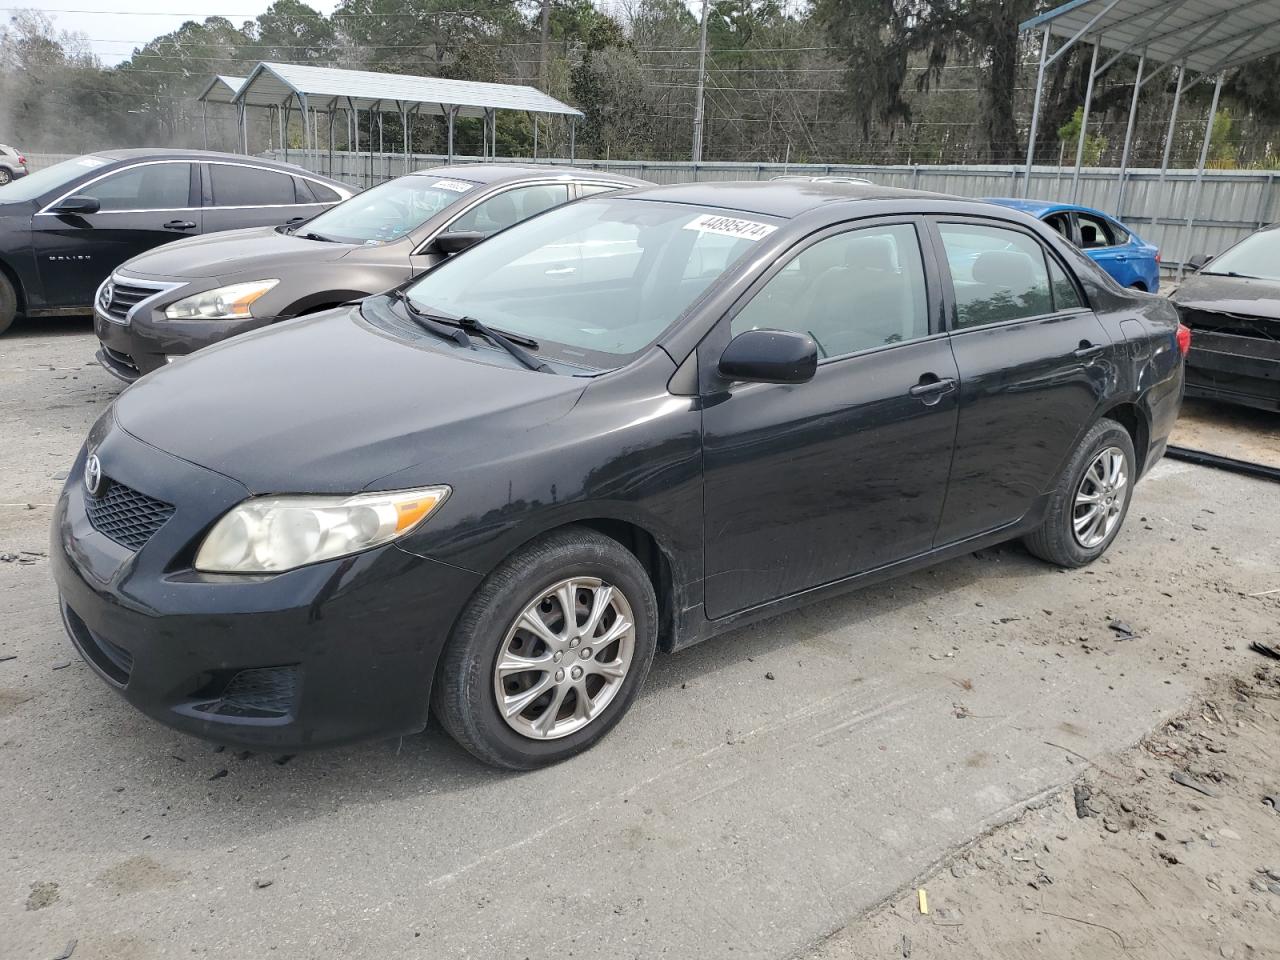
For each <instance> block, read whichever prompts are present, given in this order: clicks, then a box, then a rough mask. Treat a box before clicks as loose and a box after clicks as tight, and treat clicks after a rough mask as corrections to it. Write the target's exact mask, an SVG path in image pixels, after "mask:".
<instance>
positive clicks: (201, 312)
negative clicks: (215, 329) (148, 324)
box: [164, 280, 280, 320]
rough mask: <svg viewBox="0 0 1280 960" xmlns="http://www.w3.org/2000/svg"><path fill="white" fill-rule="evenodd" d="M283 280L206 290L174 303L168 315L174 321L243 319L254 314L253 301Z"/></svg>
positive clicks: (257, 281)
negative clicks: (252, 309)
mask: <svg viewBox="0 0 1280 960" xmlns="http://www.w3.org/2000/svg"><path fill="white" fill-rule="evenodd" d="M279 282H280V281H279V280H252V281H250V282H249V283H233V284H231V285H230V286H228V287H218V288H217V289H216V290H206V291H205V292H204V293H197V294H195V295H194V296H191V297H184V298H183V299H182V300H179V301H178V302H177V303H172V304H170V305H169V306H168V307H166V308H165V311H164V315H165V316H166V317H168V318H169V319H170V320H243V319H245V318H247V317H252V316H253V314H252V313H251V312H250V310H249V308H250V307H251V306H253V302H254V301H255V300H257V299H258V298H259V297H260V296H262V295H263V294H264V293H266V292H267V291H268V290H270V289H271V288H272V287H274V286H275V285H276V284H277V283H279Z"/></svg>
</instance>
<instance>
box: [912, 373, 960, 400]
mask: <svg viewBox="0 0 1280 960" xmlns="http://www.w3.org/2000/svg"><path fill="white" fill-rule="evenodd" d="M955 388H956V382H955V380H953V379H951V378H949V377H948V378H946V379H944V380H939V379H938V377H937V376H935V375H934V374H932V373H926V374H925V375H924V376H922V377H921V378H920V382H919V383H917V384H916V385H915V386H914V387H912V388H911V389H909V390H908V391H907V393H909V394H911V396H913V397H915V398H916V399H917V400H923V401H924V402H925V405H926V406H933V405H934V404H935V403H937V402H938V401H939V400H941V399H942V397H943V395H944V394H948V393H950V392H951V391H952V390H954V389H955Z"/></svg>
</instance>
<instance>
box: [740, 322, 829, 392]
mask: <svg viewBox="0 0 1280 960" xmlns="http://www.w3.org/2000/svg"><path fill="white" fill-rule="evenodd" d="M817 370H818V345H817V344H816V343H814V342H813V338H812V337H807V336H805V335H804V334H803V333H792V332H791V331H789V330H746V331H744V332H742V333H740V334H738V335H737V336H736V337H734V338H733V339H732V340H730V341H729V345H728V346H727V347H725V348H724V353H723V354H721V355H720V376H722V377H724V378H725V379H727V380H742V381H746V382H748V383H806V382H808V381H809V380H812V379H813V375H814V373H816V372H817Z"/></svg>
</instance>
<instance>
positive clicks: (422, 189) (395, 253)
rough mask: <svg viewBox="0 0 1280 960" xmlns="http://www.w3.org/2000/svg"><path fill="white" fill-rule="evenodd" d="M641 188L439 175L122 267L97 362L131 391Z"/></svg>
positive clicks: (595, 180)
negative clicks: (595, 197) (155, 376)
mask: <svg viewBox="0 0 1280 960" xmlns="http://www.w3.org/2000/svg"><path fill="white" fill-rule="evenodd" d="M647 185H648V184H646V183H645V182H644V181H643V180H633V179H631V178H630V177H618V176H614V175H612V174H601V173H593V172H592V171H590V170H573V169H559V168H556V167H548V166H530V167H519V166H505V165H498V164H475V165H469V166H459V167H436V168H434V169H431V170H422V171H419V172H417V173H411V174H408V175H407V176H403V177H398V178H396V179H395V180H391V181H388V182H387V183H384V184H381V185H380V186H376V187H373V188H372V189H370V190H366V191H365V192H364V193H361V194H357V195H356V196H355V197H352V198H351V199H350V200H348V201H346V202H345V203H341V204H339V205H338V206H336V207H334V208H332V209H330V210H326V211H325V212H324V213H322V214H320V215H319V216H318V217H315V218H314V219H312V220H308V221H306V222H305V223H300V224H297V225H295V226H292V227H258V228H254V229H250V230H234V231H228V232H226V233H220V234H218V235H217V236H212V237H195V238H192V239H191V240H181V241H179V242H177V243H171V244H169V245H167V246H166V247H164V248H163V249H160V250H152V251H150V252H149V253H144V254H143V255H142V256H140V257H135V258H134V259H132V260H130V261H129V262H127V263H125V264H123V265H122V266H121V267H120V268H119V269H117V270H116V271H115V272H114V273H112V275H111V277H110V278H109V279H108V280H105V281H104V282H103V285H102V287H101V289H100V290H99V291H98V296H97V297H96V298H95V302H94V329H95V330H96V332H97V334H98V339H99V340H100V341H101V343H102V348H101V349H100V350H99V351H98V359H99V360H100V361H101V363H102V365H103V366H104V367H106V368H107V370H108V371H109V372H111V373H112V374H114V375H115V376H117V377H119V378H120V379H121V380H124V381H126V382H132V381H134V380H137V379H138V377H140V376H141V375H142V374H144V373H149V372H150V371H152V370H154V369H156V368H157V367H161V366H164V364H165V363H166V362H167V361H168V360H169V359H171V358H174V357H178V356H183V355H185V354H188V353H191V352H193V351H195V350H198V349H200V348H201V347H207V346H208V345H209V344H211V343H216V342H218V341H219V340H225V339H227V338H228V337H232V336H235V335H236V334H239V333H244V332H245V331H246V330H252V329H254V328H256V327H263V326H266V325H267V324H270V323H275V322H277V321H279V320H287V319H289V318H291V317H296V316H300V315H302V314H305V313H316V312H317V311H320V310H327V309H329V308H330V307H336V306H338V305H339V304H342V303H346V302H348V301H350V300H358V299H359V298H361V297H365V296H368V295H369V294H371V293H379V292H381V291H383V290H387V289H389V288H390V287H394V286H396V285H397V284H400V283H403V282H404V281H405V280H407V279H409V278H410V277H412V276H414V275H416V274H418V273H421V272H422V271H423V270H426V269H427V268H428V267H432V266H434V265H435V264H437V263H439V262H440V261H441V260H442V259H443V258H444V257H445V256H446V255H447V254H448V253H449V252H450V251H456V250H459V249H461V248H462V247H463V246H466V245H467V244H470V243H474V242H476V241H477V240H479V239H481V238H483V237H486V236H489V235H490V234H492V233H495V232H497V231H498V230H501V229H503V228H505V227H509V226H511V224H513V223H517V222H519V221H520V220H524V219H527V218H528V217H532V216H534V215H535V214H538V213H541V212H542V211H543V210H547V209H550V208H551V207H554V206H558V205H559V204H562V203H567V202H568V201H570V200H575V199H577V198H578V197H585V196H590V195H592V194H595V193H603V192H608V191H611V190H619V189H622V188H624V187H633V186H647Z"/></svg>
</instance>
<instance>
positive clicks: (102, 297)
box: [98, 280, 116, 310]
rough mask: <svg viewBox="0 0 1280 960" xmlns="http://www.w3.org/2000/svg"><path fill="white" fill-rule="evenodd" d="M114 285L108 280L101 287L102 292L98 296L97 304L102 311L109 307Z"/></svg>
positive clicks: (113, 293) (114, 289) (114, 288)
mask: <svg viewBox="0 0 1280 960" xmlns="http://www.w3.org/2000/svg"><path fill="white" fill-rule="evenodd" d="M115 292H116V285H115V284H114V283H112V282H111V281H110V280H108V281H107V282H106V283H104V284H103V285H102V292H101V293H99V294H98V304H99V306H101V307H102V309H103V310H105V309H107V307H109V306H111V298H112V297H113V296H114V295H115Z"/></svg>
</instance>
